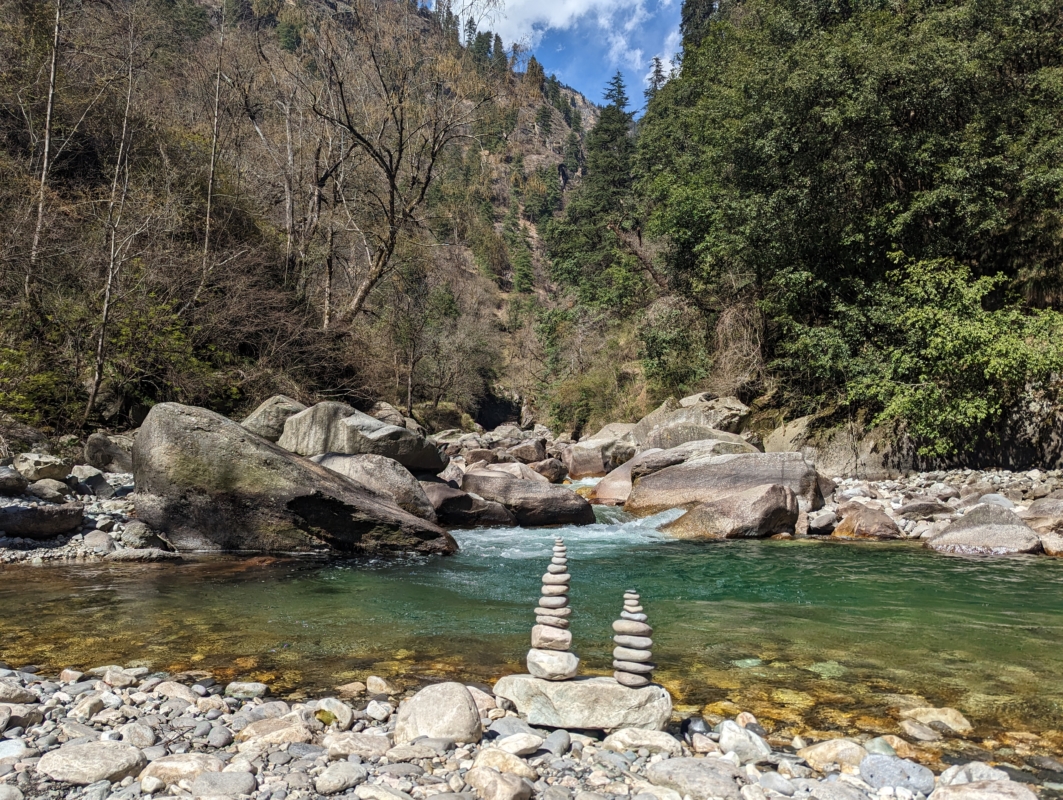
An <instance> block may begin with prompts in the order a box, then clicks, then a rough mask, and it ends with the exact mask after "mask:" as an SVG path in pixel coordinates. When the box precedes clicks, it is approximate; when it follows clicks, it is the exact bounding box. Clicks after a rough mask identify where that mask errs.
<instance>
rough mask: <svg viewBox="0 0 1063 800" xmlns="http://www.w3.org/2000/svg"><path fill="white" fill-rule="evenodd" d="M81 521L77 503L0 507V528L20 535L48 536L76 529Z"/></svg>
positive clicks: (44, 537) (38, 537) (80, 509)
mask: <svg viewBox="0 0 1063 800" xmlns="http://www.w3.org/2000/svg"><path fill="white" fill-rule="evenodd" d="M84 522H85V507H84V506H83V505H81V503H64V504H63V505H49V506H31V507H29V508H24V507H22V506H5V507H3V508H0V531H4V532H5V533H6V534H7V535H8V536H18V537H22V538H24V539H51V538H52V537H53V536H59V535H61V534H64V533H71V532H73V531H76V530H78V529H79V528H80V527H81V526H82V524H83V523H84Z"/></svg>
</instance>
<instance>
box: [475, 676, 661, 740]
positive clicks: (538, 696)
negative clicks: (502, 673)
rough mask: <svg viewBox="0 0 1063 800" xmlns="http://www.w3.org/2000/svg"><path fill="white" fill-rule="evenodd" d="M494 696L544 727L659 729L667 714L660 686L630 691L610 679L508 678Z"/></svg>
mask: <svg viewBox="0 0 1063 800" xmlns="http://www.w3.org/2000/svg"><path fill="white" fill-rule="evenodd" d="M494 693H495V696H496V697H504V698H505V699H506V700H509V701H510V702H511V703H513V705H515V706H516V707H517V711H519V712H520V714H521V715H522V716H523V717H525V718H526V719H527V720H528V724H530V725H545V726H547V727H549V728H564V729H566V730H579V729H581V728H585V729H591V730H602V731H607V732H610V733H611V732H613V731H618V730H620V729H621V728H642V729H644V730H652V731H659V730H663V729H664V726H665V725H667V724H668V720H669V719H671V716H672V697H671V695H669V694H668V690H667V689H665V688H664V687H663V686H658V685H657V684H650V685H649V686H644V687H642V688H641V689H629V688H628V687H627V686H621V685H620V684H619V683H617V682H616V681H615V680H614V679H613V678H576V679H574V680H570V681H548V680H543V679H542V678H536V677H533V676H532V675H507V676H506V677H504V678H501V679H500V680H499V681H498V683H496V684H495V688H494Z"/></svg>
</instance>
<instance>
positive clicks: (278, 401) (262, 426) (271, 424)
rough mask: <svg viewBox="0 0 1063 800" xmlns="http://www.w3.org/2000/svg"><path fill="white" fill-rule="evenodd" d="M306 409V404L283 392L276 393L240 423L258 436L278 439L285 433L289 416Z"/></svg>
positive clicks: (272, 440)
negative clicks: (285, 425) (285, 424)
mask: <svg viewBox="0 0 1063 800" xmlns="http://www.w3.org/2000/svg"><path fill="white" fill-rule="evenodd" d="M302 411H306V406H304V405H303V404H302V403H300V402H299V401H298V400H293V399H292V398H290V397H286V396H285V395H283V394H276V395H274V396H273V397H271V398H270V399H269V400H266V401H265V402H264V403H262V405H260V406H259V407H258V408H256V409H255V410H254V411H252V412H251V413H250V414H249V415H248V416H247V418H246V419H245V420H244V421H243V422H241V423H240V424H241V425H243V426H244V427H245V428H247V429H248V430H249V431H251V433H253V434H255V435H256V436H261V437H262V438H263V439H268V440H269V441H271V442H275V441H277V440H278V439H279V438H281V434H282V433H284V423H285V422H287V421H288V417H294V416H295V415H296V414H298V413H300V412H302Z"/></svg>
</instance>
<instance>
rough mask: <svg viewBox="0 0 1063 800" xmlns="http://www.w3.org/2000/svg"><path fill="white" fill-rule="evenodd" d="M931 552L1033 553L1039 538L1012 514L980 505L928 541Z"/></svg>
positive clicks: (993, 506) (992, 505)
mask: <svg viewBox="0 0 1063 800" xmlns="http://www.w3.org/2000/svg"><path fill="white" fill-rule="evenodd" d="M926 546H927V547H929V548H930V549H931V550H937V551H938V552H941V553H951V554H954V555H980V556H999V555H1009V554H1013V553H1036V552H1039V551H1040V550H1041V539H1040V538H1039V537H1038V536H1037V534H1036V533H1035V532H1034V531H1033V530H1032V529H1031V528H1029V527H1028V526H1027V525H1026V523H1024V522H1023V521H1022V519H1020V518H1019V517H1018V515H1016V514H1015V513H1014V512H1013V511H1010V510H1009V509H1006V508H1002V507H1001V506H999V505H996V504H994V503H982V504H981V505H977V506H975V507H974V508H972V509H970V510H969V511H968V512H967V513H966V514H964V515H963V516H962V517H960V518H959V519H958V520H956V521H955V522H953V523H951V524H950V525H949V526H948V527H947V528H945V530H943V531H942V532H941V533H939V534H938V535H937V536H934V537H932V538H931V539H929V540H927V543H926Z"/></svg>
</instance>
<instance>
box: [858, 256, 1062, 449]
mask: <svg viewBox="0 0 1063 800" xmlns="http://www.w3.org/2000/svg"><path fill="white" fill-rule="evenodd" d="M1005 282H1006V278H1005V277H1004V276H1002V275H997V276H991V277H990V276H985V277H981V278H974V277H972V275H971V271H970V269H968V268H967V267H964V266H960V265H957V264H956V263H955V262H952V261H950V260H947V259H940V260H935V261H922V262H915V263H912V264H909V265H908V266H907V267H905V268H904V269H903V270H899V271H897V272H895V273H893V274H891V275H890V289H891V294H890V296H889V297H888V298H887V300H886V302H884V303H883V304H882V306H883V308H882V312H880V313H879V314H878V320H877V322H878V325H876V330H875V332H874V335H873V336H872V337H871V338H870V339H869V340H868V341H867V343H866V344H864V346H863V347H862V348H861V349H860V351H859V354H858V356H857V358H856V368H857V370H858V373H859V374H858V376H857V377H855V378H854V379H853V380H851V382H850V385H849V396H850V400H851V401H852V402H855V403H866V404H869V405H871V406H872V407H873V408H876V409H880V411H879V415H878V421H879V422H894V423H905V424H906V425H907V427H908V430H909V432H910V433H911V434H912V435H913V436H914V437H915V439H916V441H918V442H919V443H920V445H921V449H920V452H921V453H922V454H923V455H928V456H946V455H952V454H954V453H957V452H963V451H967V450H970V449H971V448H972V447H973V446H974V445H975V444H976V443H977V439H978V436H979V435H980V434H981V433H983V432H985V431H987V430H991V429H992V426H993V425H994V424H995V423H996V422H998V421H999V420H1000V419H1001V418H1002V416H1003V415H1004V413H1005V412H1006V411H1007V410H1008V409H1009V408H1011V407H1013V406H1014V405H1015V404H1016V403H1017V402H1018V401H1019V399H1020V397H1021V395H1022V393H1023V391H1024V390H1025V389H1026V388H1027V386H1029V385H1031V384H1033V385H1035V386H1040V387H1042V388H1043V387H1044V385H1045V384H1046V383H1047V382H1048V381H1049V379H1050V377H1051V375H1052V374H1053V373H1057V372H1059V371H1060V370H1063V314H1060V313H1058V312H1055V311H1034V312H1029V313H1027V312H1024V311H1023V310H1022V309H1021V308H1020V307H1019V306H1018V305H1017V304H1015V303H1009V304H1006V305H1004V306H1002V307H999V308H992V307H990V306H989V303H990V301H991V298H992V295H993V293H994V291H995V290H996V289H998V288H999V287H1000V286H1001V285H1002V284H1003V283H1005Z"/></svg>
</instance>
